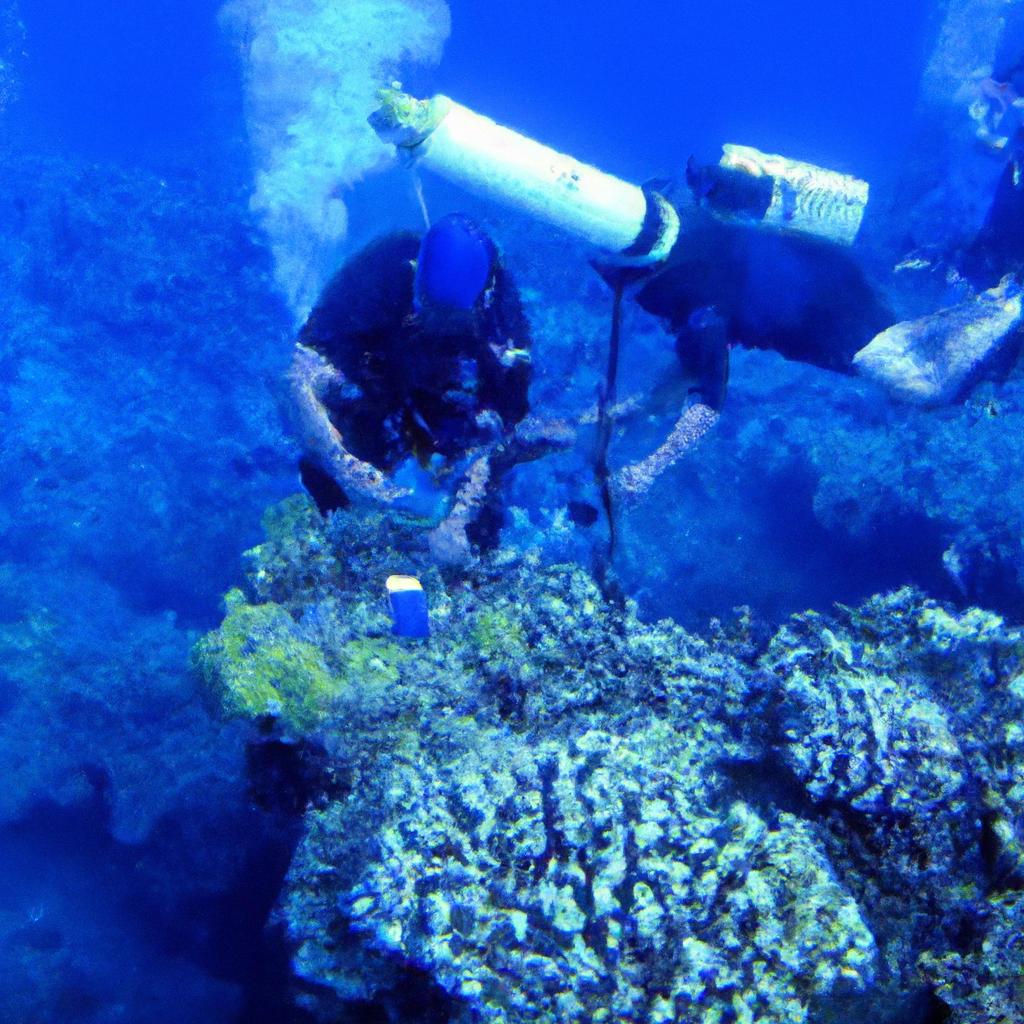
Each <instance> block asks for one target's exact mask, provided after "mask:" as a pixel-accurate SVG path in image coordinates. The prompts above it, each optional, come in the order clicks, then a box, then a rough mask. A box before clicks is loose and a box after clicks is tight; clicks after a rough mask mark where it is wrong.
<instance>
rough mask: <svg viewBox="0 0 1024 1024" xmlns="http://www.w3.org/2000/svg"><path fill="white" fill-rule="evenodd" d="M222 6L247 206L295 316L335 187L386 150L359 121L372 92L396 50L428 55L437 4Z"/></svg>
mask: <svg viewBox="0 0 1024 1024" xmlns="http://www.w3.org/2000/svg"><path fill="white" fill-rule="evenodd" d="M221 17H222V20H223V21H224V23H225V25H226V26H227V27H228V28H229V30H230V31H231V33H232V34H233V36H234V37H235V38H236V39H237V41H238V45H239V48H240V51H241V53H242V61H243V64H244V74H245V82H246V92H247V114H246V120H247V123H248V127H249V136H250V141H251V145H252V148H253V152H254V156H255V162H256V169H257V177H256V183H255V191H254V193H253V198H252V208H253V210H254V211H255V212H256V214H257V215H258V216H259V218H260V221H261V223H262V225H263V228H264V230H265V231H266V234H267V237H268V240H269V243H270V249H271V251H272V252H273V254H274V259H275V263H276V270H275V277H276V280H277V285H278V288H279V289H280V291H281V293H282V294H283V295H284V296H285V298H286V299H287V301H288V305H289V307H290V308H291V309H292V311H293V313H294V314H295V316H296V319H297V321H299V322H301V320H302V319H303V318H304V317H305V315H306V313H308V312H309V309H310V307H311V306H312V304H313V302H314V300H315V299H316V296H317V294H318V293H319V291H320V289H321V287H322V286H323V284H324V282H325V281H326V280H327V277H328V276H329V274H330V272H331V271H332V270H333V269H334V267H335V266H336V265H337V262H338V257H339V255H340V252H341V243H342V242H343V241H344V238H345V233H346V229H347V220H348V218H347V213H346V209H345V204H344V201H343V200H342V198H341V197H340V191H341V190H342V189H344V188H347V187H348V186H350V185H352V184H354V183H355V182H356V181H358V180H359V179H360V178H362V177H363V176H364V175H365V174H367V173H368V172H369V171H372V170H373V169H374V168H375V167H379V166H380V165H381V164H382V163H383V162H384V161H385V160H386V156H387V153H386V150H385V147H384V146H383V145H382V144H381V143H380V142H379V141H378V139H377V137H376V135H375V134H374V133H373V131H372V129H371V128H370V127H369V126H368V125H367V123H366V118H367V117H368V115H369V114H370V112H371V111H372V110H373V108H374V105H375V97H376V92H377V90H378V89H380V88H381V87H382V86H384V85H387V84H388V83H389V81H390V79H391V78H392V77H394V75H395V74H396V73H399V71H400V68H401V67H402V65H403V64H405V63H406V62H417V63H421V64H433V63H436V62H437V60H438V59H439V58H440V55H441V47H442V46H443V45H444V41H445V39H446V38H447V36H448V31H449V20H448V8H447V6H446V4H445V3H444V2H443V0H349V2H347V3H344V4H337V3H334V2H333V0H315V2H313V3H309V2H305V0H229V2H228V3H227V4H225V6H224V8H223V9H222V13H221ZM295 82H302V84H303V87H302V89H296V88H294V83H295Z"/></svg>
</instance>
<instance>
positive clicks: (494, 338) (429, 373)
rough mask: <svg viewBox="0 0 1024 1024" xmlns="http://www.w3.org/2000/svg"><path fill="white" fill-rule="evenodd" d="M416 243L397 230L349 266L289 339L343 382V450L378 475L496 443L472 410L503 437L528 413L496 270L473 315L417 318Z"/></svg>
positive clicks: (509, 289) (522, 339)
mask: <svg viewBox="0 0 1024 1024" xmlns="http://www.w3.org/2000/svg"><path fill="white" fill-rule="evenodd" d="M419 243H420V239H419V236H417V235H415V234H413V233H412V232H401V233H396V234H392V235H388V236H386V237H384V238H381V239H379V240H378V241H375V242H373V243H371V244H370V245H368V246H367V247H366V248H365V249H363V250H362V251H361V252H359V253H358V254H356V255H355V256H353V257H352V258H351V259H350V260H349V261H348V262H347V263H346V264H345V265H344V266H343V267H342V268H341V270H339V271H338V273H337V274H336V275H335V276H334V278H333V279H332V280H331V281H330V282H329V284H328V285H327V287H326V288H325V289H324V291H323V293H322V295H321V296H320V300H319V302H318V303H317V305H316V308H315V309H314V310H313V312H312V313H311V314H310V316H309V319H308V320H307V321H306V323H305V325H304V326H303V328H302V330H301V332H300V333H299V337H298V340H299V341H300V342H301V343H302V344H303V345H307V346H309V347H310V348H313V349H315V350H316V351H317V352H319V353H320V354H321V355H323V356H324V357H325V358H326V359H327V360H328V361H329V362H330V363H331V364H332V365H333V366H334V367H336V368H337V369H338V370H340V371H341V373H342V374H343V375H344V377H345V380H346V385H345V387H342V388H340V389H339V393H338V394H337V395H334V396H331V398H330V400H329V402H328V403H327V409H328V413H329V415H330V416H331V419H332V421H333V422H334V425H335V426H336V427H337V428H338V430H339V431H340V432H341V435H342V437H343V439H344V443H345V446H346V448H347V449H348V450H349V451H350V452H351V453H352V454H353V455H355V456H357V457H358V458H360V459H362V460H364V461H366V462H370V463H372V464H373V465H375V466H377V467H378V468H379V469H382V470H385V471H388V470H391V469H393V468H394V467H395V466H396V465H398V464H399V463H400V462H402V461H403V460H404V459H406V458H407V457H408V456H409V455H410V454H413V455H416V456H417V457H418V458H419V459H420V460H421V462H426V460H427V459H429V457H430V456H431V455H433V454H435V453H439V454H440V455H442V456H444V457H445V458H446V459H448V458H457V457H458V456H461V455H463V454H464V453H465V452H467V451H468V450H469V449H471V448H473V447H475V446H476V445H479V444H481V443H484V442H485V441H487V440H491V439H493V433H494V426H495V425H494V424H493V422H492V423H486V422H478V419H477V417H478V414H479V413H480V412H482V411H484V410H491V411H493V412H494V413H497V415H498V416H499V417H500V419H501V422H500V424H499V425H498V427H499V429H503V430H505V431H511V429H512V428H513V427H514V426H515V424H516V423H518V422H519V421H520V420H521V419H522V418H523V416H525V415H526V413H527V411H528V408H529V406H528V398H527V391H528V388H529V383H530V365H529V363H528V361H525V360H519V359H510V358H508V356H507V350H509V349H512V348H515V349H527V348H528V347H529V343H530V339H529V329H528V325H527V322H526V318H525V316H524V314H523V310H522V306H521V304H520V301H519V296H518V292H517V290H516V288H515V286H514V284H513V283H512V282H511V280H510V278H509V276H508V274H507V272H506V271H505V270H504V269H503V268H502V266H501V264H500V261H498V260H495V264H494V269H493V272H492V278H491V280H490V282H489V283H488V287H487V289H485V291H484V294H483V296H482V297H481V299H480V300H479V301H478V302H477V304H476V306H475V307H474V308H473V309H472V310H469V311H465V312H463V311H458V310H451V311H445V310H424V311H418V310H417V309H416V308H415V305H414V301H413V282H414V274H415V260H416V256H417V253H418V250H419ZM503 353H505V354H506V358H505V361H504V362H503V361H502V355H503Z"/></svg>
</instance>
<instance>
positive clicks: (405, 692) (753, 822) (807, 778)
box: [200, 499, 1024, 1024]
mask: <svg viewBox="0 0 1024 1024" xmlns="http://www.w3.org/2000/svg"><path fill="white" fill-rule="evenodd" d="M267 527H268V539H267V541H266V542H265V543H264V544H263V545H261V546H260V547H259V548H257V549H255V550H254V551H253V552H252V553H251V554H250V556H249V576H248V581H247V582H246V584H245V586H244V587H243V589H242V591H241V592H238V591H236V592H233V595H232V597H231V599H230V605H229V613H228V617H227V619H226V620H225V623H224V625H222V626H221V628H220V629H219V630H218V631H215V632H214V633H213V634H211V635H210V636H209V637H207V638H206V639H205V640H204V641H203V642H202V643H201V645H200V652H201V653H200V659H201V662H202V664H203V666H204V671H205V674H206V679H207V684H208V687H209V689H210V692H211V693H213V694H214V695H215V696H217V697H218V698H219V699H220V701H221V702H222V706H223V707H224V709H225V710H226V711H227V712H228V713H230V714H233V715H243V716H248V717H250V718H255V719H258V720H259V721H260V723H261V731H262V733H263V735H264V736H265V737H266V736H271V737H272V736H274V735H275V734H280V735H285V736H287V737H289V742H291V743H298V744H300V745H303V744H307V745H310V746H311V747H318V748H320V749H322V751H323V752H324V756H325V757H326V759H327V763H329V764H330V766H331V778H332V779H334V780H335V785H334V787H333V788H332V791H331V792H330V793H327V792H325V793H324V795H323V797H322V799H320V800H318V801H316V802H315V803H314V804H313V805H312V806H311V807H310V808H309V810H308V811H307V813H306V818H305V834H304V837H303V839H302V841H301V843H300V845H299V848H298V850H297V853H296V856H295V859H294V861H293V863H292V866H291V869H290V872H289V878H288V882H287V885H286V888H285V891H284V894H283V896H282V900H281V906H280V911H279V913H280V916H281V919H282V921H283V922H284V923H285V924H286V926H287V929H288V933H289V936H290V938H291V941H292V942H293V944H294V961H293V967H294V970H295V972H296V974H297V976H298V977H299V978H301V979H302V980H303V987H302V991H303V992H304V993H305V994H304V995H303V997H302V1000H303V1002H304V1003H305V1005H307V1008H309V1009H310V1010H311V1011H313V1012H314V1013H317V1014H320V1015H321V1016H322V1017H323V1019H331V1014H337V1013H338V1012H339V1010H338V1007H339V1006H342V1007H343V1006H345V1005H347V1004H355V1003H357V1002H360V1001H377V1002H379V1003H381V1004H382V1005H385V1006H388V1005H390V1006H392V1007H394V1005H395V1004H394V1000H395V999H396V998H398V997H397V993H399V992H401V991H403V990H406V989H407V986H408V985H409V984H411V983H412V982H411V980H410V979H412V978H413V977H418V978H419V979H420V982H419V984H420V985H421V986H422V983H423V979H424V978H426V979H427V980H428V981H429V986H428V988H429V989H430V991H432V992H433V996H432V998H433V999H435V1000H437V999H442V1000H443V1005H444V1009H443V1010H438V1011H437V1012H438V1013H439V1014H440V1016H439V1017H438V1019H441V1020H444V1019H449V1020H452V1021H466V1022H468V1021H493V1022H500V1024H514V1022H519V1021H538V1020H567V1021H571V1020H578V1021H592V1020H609V1021H611V1020H614V1019H623V1018H628V1019H631V1020H637V1021H646V1022H654V1021H701V1022H705V1021H706V1022H709V1024H710V1022H719V1021H725V1020H736V1021H741V1020H748V1021H754V1020H757V1021H762V1022H765V1024H769V1022H773V1021H778V1022H780V1024H781V1022H783V1021H786V1022H791V1021H809V1022H816V1024H818V1022H821V1024H826V1022H833V1021H838V1020H842V1019H849V1015H850V1014H853V1016H854V1017H856V1015H857V1014H858V1013H863V1014H868V1015H870V1019H873V1020H878V1021H880V1022H888V1021H897V1020H900V1019H902V1018H901V1016H900V1015H901V1014H904V1013H909V1012H910V1009H909V1008H910V1007H912V1006H913V1005H915V1002H919V1001H920V1000H921V999H922V998H923V996H924V995H925V994H926V993H928V992H929V991H931V992H933V993H934V996H933V998H935V999H938V1000H939V1001H940V1002H944V1003H945V1005H946V1006H947V1007H949V1009H950V1012H953V1013H954V1014H956V1013H961V1014H963V1015H964V1016H962V1018H961V1019H963V1020H964V1021H967V1020H973V1019H974V1018H972V1017H971V1016H969V1014H970V1013H972V1012H974V1010H973V1009H971V1008H972V1007H975V1006H980V1005H982V1004H984V1005H986V1006H989V1007H998V1006H999V1005H1001V1004H1000V1000H1002V1001H1003V1002H1002V1005H1012V1002H1013V1000H1014V999H1016V998H1017V995H1016V989H1015V985H1017V980H1016V978H1015V976H1014V974H1013V967H1014V964H1015V963H1016V962H1017V961H1016V959H1015V958H1016V957H1017V952H1016V951H1015V949H1014V947H1013V945H1012V943H1011V944H1010V947H1009V948H1008V949H1007V951H1006V952H1005V954H1001V955H1000V959H998V961H997V962H990V963H988V964H986V962H985V950H986V949H995V948H997V944H998V943H999V942H1000V941H1001V939H1000V936H1002V935H1004V934H1008V933H1009V932H1010V931H1011V930H1012V927H1013V922H1014V921H1015V920H1016V917H1015V915H1019V911H1018V910H1017V909H1016V908H1017V899H1016V895H1015V894H1016V893H1017V892H1018V890H1019V889H1020V887H1021V885H1022V884H1024V870H1022V864H1021V848H1022V838H1024V801H1022V799H1021V797H1022V780H1024V734H1022V732H1021V728H1020V724H1019V722H1020V718H1021V712H1022V704H1024V683H1022V679H1024V634H1022V633H1021V632H1020V631H1019V630H1014V629H1011V628H1008V627H1007V626H1006V625H1005V623H1004V622H1003V621H1002V620H1001V619H1000V618H999V617H998V616H995V615H992V614H991V613H987V612H983V611H980V610H977V609H972V610H969V611H965V612H955V611H952V610H951V609H950V608H948V607H947V606H945V605H942V604H940V603H938V602H935V601H930V600H927V599H925V598H923V597H922V596H921V595H920V594H919V593H918V592H916V591H914V590H911V589H909V588H907V589H903V590H900V591H896V592H893V593H891V594H889V595H887V596H879V597H876V598H873V599H872V600H870V601H868V602H866V603H865V604H863V605H862V606H861V607H859V608H856V609H852V608H840V609H839V610H838V611H837V612H836V614H835V615H833V616H831V617H826V616H822V615H818V614H813V613H807V614H803V615H798V616H794V617H793V618H792V619H791V620H790V621H789V622H788V623H786V624H785V625H784V626H782V627H781V628H779V629H778V630H776V631H775V633H774V635H768V634H766V633H765V632H764V631H763V630H762V629H761V628H760V627H759V626H758V625H757V623H756V622H755V620H753V619H751V618H750V617H744V618H740V619H738V620H737V621H736V622H735V623H734V624H733V625H732V626H730V627H729V628H728V629H725V628H720V629H719V630H718V631H716V632H714V633H713V634H711V635H710V636H709V637H708V638H707V639H706V640H699V639H697V638H695V637H693V636H692V635H690V634H688V633H686V632H685V631H684V630H682V629H681V628H679V627H678V626H675V625H673V624H671V623H669V622H667V621H666V622H660V623H657V624H645V623H643V622H641V621H640V620H639V619H638V618H637V617H636V609H635V607H633V606H631V605H627V606H626V607H624V608H623V607H618V606H616V605H614V604H611V603H609V602H608V601H607V600H606V599H605V598H604V597H603V596H602V594H601V592H600V591H599V589H598V588H597V586H596V585H595V583H594V581H593V580H592V579H591V578H590V577H589V576H588V575H587V574H586V573H585V572H583V571H582V570H581V569H579V568H575V567H570V566H560V567H559V566H555V567H550V566H546V565H544V564H543V563H542V562H540V561H539V560H538V558H537V557H536V556H535V555H529V554H527V555H523V554H521V553H517V552H514V551H512V550H509V549H501V550H498V551H496V552H494V553H492V554H491V555H489V556H487V557H486V558H484V559H482V560H481V561H479V562H478V563H476V564H475V565H474V566H473V567H471V568H469V569H463V570H462V571H461V572H459V573H454V572H452V571H450V570H445V571H444V572H443V573H439V571H438V569H437V568H436V567H434V566H433V565H432V564H431V562H430V558H429V552H428V550H427V545H426V544H425V542H424V540H423V538H422V537H421V536H420V537H418V536H417V535H416V534H414V533H411V532H408V533H404V534H403V533H402V531H401V530H396V529H394V528H393V527H391V526H389V525H388V524H387V523H386V521H385V520H384V519H382V518H380V517H373V516H370V517H365V518H361V517H360V516H357V515H355V514H353V513H348V512H337V513H334V514H333V515H332V516H331V517H330V518H329V519H328V520H327V521H326V522H321V521H319V520H318V519H317V517H316V516H315V514H314V513H313V511H312V509H311V507H310V505H309V503H308V502H306V501H304V500H303V499H293V500H291V501H289V502H288V503H286V504H285V505H284V506H281V507H280V508H279V509H278V510H276V511H275V512H274V513H273V514H272V515H271V516H270V517H268V520H267ZM393 571H406V572H415V573H417V574H419V575H420V577H421V578H422V579H423V580H424V583H425V587H426V590H427V593H428V597H429V600H430V603H431V615H432V619H433V629H432V636H431V639H430V641H429V642H428V643H427V644H425V645H409V644H403V643H401V642H400V641H396V640H395V639H393V638H392V637H391V636H390V633H389V626H390V623H389V621H388V618H387V615H386V614H385V612H384V609H383V604H382V602H381V601H380V598H379V593H380V586H381V584H382V581H383V579H384V578H385V577H386V576H387V575H388V574H389V573H391V572H393ZM240 615H242V616H243V618H239V616H240ZM246 637H248V639H246ZM285 649H287V651H288V652H289V653H287V654H283V653H281V652H282V650H285ZM311 663H312V664H313V665H314V666H315V668H313V669H311V668H310V664H311ZM267 672H270V674H271V675H273V674H274V673H275V672H276V673H277V674H278V677H279V678H280V679H281V681H282V683H283V684H285V685H284V689H282V688H281V687H278V692H282V693H284V699H283V700H279V699H278V698H276V697H271V698H270V699H269V700H268V699H266V698H265V693H266V689H265V687H266V679H265V675H266V673H267ZM275 685H276V684H275ZM240 694H241V695H242V696H241V697H240ZM310 702H312V704H313V706H314V708H315V713H312V714H310V713H309V708H310ZM339 780H340V783H341V785H340V789H339V788H338V787H337V783H338V781H339ZM1000 894H1001V895H1000ZM994 944H996V945H994ZM998 948H1001V947H998ZM410 972H411V973H410ZM310 985H312V986H313V987H312V989H310V988H309V986H310ZM431 986H432V987H431ZM318 992H319V993H320V995H319V996H318V995H317V994H316V993H318ZM1008 1001H1009V1002H1008ZM396 1012H397V1011H396ZM993 1012H995V1011H993ZM979 1019H984V1020H987V1019H989V1018H979ZM991 1019H993V1020H995V1019H998V1017H992V1018H991Z"/></svg>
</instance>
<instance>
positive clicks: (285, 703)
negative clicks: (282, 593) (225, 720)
mask: <svg viewBox="0 0 1024 1024" xmlns="http://www.w3.org/2000/svg"><path fill="white" fill-rule="evenodd" d="M226 604H227V616H226V617H225V619H224V622H223V623H222V624H221V627H220V629H218V630H217V631H216V632H214V633H211V634H209V635H208V636H207V637H205V638H204V639H203V640H202V641H201V642H200V643H199V645H198V647H197V648H196V658H197V664H198V667H199V669H200V672H201V673H202V675H203V677H204V678H205V679H206V680H207V682H208V683H209V684H210V685H211V687H212V688H213V689H214V690H215V692H216V693H217V694H218V695H219V697H220V700H221V702H222V704H223V707H224V709H225V710H226V711H227V712H228V713H229V714H236V715H246V716H250V717H259V716H262V715H272V716H274V717H277V718H280V719H281V721H282V722H283V723H284V724H285V725H287V726H288V727H289V728H291V729H292V730H295V731H297V732H306V731H309V730H310V729H312V728H314V727H315V726H316V725H317V724H318V722H319V720H320V718H321V717H322V715H323V714H324V712H325V711H326V709H327V707H328V706H329V705H330V702H331V700H332V698H334V697H335V696H336V694H337V692H338V685H339V681H338V680H337V679H336V678H335V677H333V676H332V675H331V673H330V672H329V671H328V669H327V666H326V664H325V663H324V658H323V654H322V653H321V651H320V649H319V648H318V647H316V646H315V645H313V644H311V643H309V642H308V641H305V640H303V639H301V638H300V637H299V636H298V635H297V630H296V627H295V623H294V621H293V620H292V618H291V616H290V615H289V614H288V613H287V612H286V611H285V610H284V609H283V608H282V607H280V605H276V604H257V605H251V604H247V603H246V601H245V597H244V595H243V594H242V592H241V591H240V590H232V591H230V592H229V593H228V595H227V597H226Z"/></svg>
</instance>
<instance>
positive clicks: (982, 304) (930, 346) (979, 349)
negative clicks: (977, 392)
mask: <svg viewBox="0 0 1024 1024" xmlns="http://www.w3.org/2000/svg"><path fill="white" fill-rule="evenodd" d="M1020 318H1021V290H1020V286H1019V285H1017V284H1015V283H1014V282H1013V281H1012V280H1011V279H1010V278H1005V279H1004V280H1003V281H1002V282H1001V283H1000V285H999V286H998V287H996V288H992V289H990V290H989V291H987V292H983V293H982V294H980V295H978V296H977V297H976V298H974V299H972V300H969V301H967V302H964V303H961V304H960V305H958V306H953V307H951V308H949V309H943V310H939V312H937V313H932V314H931V315H929V316H924V317H921V318H920V319H919V320H913V321H908V322H904V323H899V324H895V325H894V326H893V327H889V328H888V329H886V330H884V331H882V333H881V334H879V335H877V336H876V337H875V338H874V339H872V340H871V341H870V342H869V343H868V344H867V345H865V346H864V348H862V349H861V350H860V351H859V352H858V353H857V354H856V355H855V356H854V357H853V362H854V365H855V366H856V367H857V369H858V370H859V371H860V372H861V373H862V374H864V375H865V376H866V377H869V378H870V379H871V380H873V381H875V382H876V383H878V384H880V385H882V387H884V388H885V389H886V390H887V391H888V392H889V394H890V395H892V396H893V397H894V398H898V399H901V400H903V401H905V402H913V403H914V404H917V405H941V404H943V403H944V402H951V401H954V400H955V399H956V398H957V397H958V396H960V395H961V393H962V392H963V391H964V389H965V388H966V387H967V386H968V385H969V384H971V383H973V382H974V381H975V380H976V379H977V377H978V375H979V374H980V373H981V372H982V371H983V370H984V368H985V365H986V364H987V363H989V362H990V361H991V360H992V359H993V358H995V356H996V355H997V354H998V353H999V350H1000V349H1001V348H1002V346H1004V345H1006V344H1007V343H1008V342H1009V341H1010V339H1011V338H1012V337H1013V335H1014V332H1015V331H1016V330H1017V327H1018V324H1019V323H1020Z"/></svg>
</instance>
